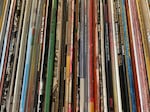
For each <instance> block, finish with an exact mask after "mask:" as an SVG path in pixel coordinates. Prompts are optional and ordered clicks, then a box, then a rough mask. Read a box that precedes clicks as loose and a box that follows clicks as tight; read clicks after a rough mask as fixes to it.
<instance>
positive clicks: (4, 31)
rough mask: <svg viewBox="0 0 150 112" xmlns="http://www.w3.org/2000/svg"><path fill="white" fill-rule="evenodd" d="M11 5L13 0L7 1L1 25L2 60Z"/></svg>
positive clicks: (0, 51) (0, 44) (0, 54)
mask: <svg viewBox="0 0 150 112" xmlns="http://www.w3.org/2000/svg"><path fill="white" fill-rule="evenodd" d="M10 7H11V0H7V1H6V8H5V11H4V15H3V16H4V19H3V20H4V21H3V22H2V24H1V25H2V26H1V31H0V62H1V61H2V51H3V45H4V43H3V42H4V37H5V33H6V28H7V24H8V18H9V13H10V12H9V9H10ZM1 75H2V74H0V80H1V77H2V76H1Z"/></svg>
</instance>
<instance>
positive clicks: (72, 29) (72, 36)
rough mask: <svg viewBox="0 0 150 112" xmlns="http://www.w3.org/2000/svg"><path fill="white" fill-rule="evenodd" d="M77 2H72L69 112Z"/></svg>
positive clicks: (70, 107)
mask: <svg viewBox="0 0 150 112" xmlns="http://www.w3.org/2000/svg"><path fill="white" fill-rule="evenodd" d="M74 4H75V0H72V12H71V47H70V52H71V54H70V56H71V58H70V63H71V64H70V76H69V77H70V79H69V109H68V111H69V112H72V103H73V102H72V81H73V66H72V65H73V52H74V51H73V43H74V41H73V39H74V14H75V13H74V11H75V5H74Z"/></svg>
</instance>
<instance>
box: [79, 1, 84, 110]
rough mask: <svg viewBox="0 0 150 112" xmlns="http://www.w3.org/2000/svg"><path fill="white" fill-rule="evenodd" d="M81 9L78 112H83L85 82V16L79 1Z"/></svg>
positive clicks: (82, 4)
mask: <svg viewBox="0 0 150 112" xmlns="http://www.w3.org/2000/svg"><path fill="white" fill-rule="evenodd" d="M80 2H81V3H80V4H81V8H80V50H79V51H80V53H79V54H80V56H79V61H80V62H79V74H80V112H82V111H84V103H85V99H84V98H85V97H84V95H85V93H84V92H85V91H84V86H85V85H84V80H85V74H84V71H85V67H84V66H85V65H84V58H85V53H84V50H85V48H84V47H85V45H84V42H85V37H84V36H85V31H84V30H85V29H84V27H85V19H84V17H85V16H84V15H85V0H81V1H80Z"/></svg>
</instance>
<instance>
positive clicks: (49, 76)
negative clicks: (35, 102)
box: [44, 0, 57, 112]
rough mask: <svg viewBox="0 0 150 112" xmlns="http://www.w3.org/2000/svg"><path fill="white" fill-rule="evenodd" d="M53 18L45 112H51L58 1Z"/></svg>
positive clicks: (53, 10) (54, 4)
mask: <svg viewBox="0 0 150 112" xmlns="http://www.w3.org/2000/svg"><path fill="white" fill-rule="evenodd" d="M51 14H52V16H51V24H50V25H51V27H50V39H49V53H48V67H47V76H46V77H47V80H46V93H45V105H44V112H48V111H49V110H50V107H49V106H50V99H51V88H52V77H53V69H54V65H53V63H54V50H55V36H56V34H55V33H56V18H57V0H53V1H52V13H51Z"/></svg>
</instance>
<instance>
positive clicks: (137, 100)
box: [125, 0, 140, 112]
mask: <svg viewBox="0 0 150 112" xmlns="http://www.w3.org/2000/svg"><path fill="white" fill-rule="evenodd" d="M125 7H126V13H127V23H128V29H129V30H128V32H129V42H130V52H131V61H132V69H133V79H134V88H135V96H136V108H137V111H138V112H140V99H139V92H138V82H137V77H136V68H135V66H133V65H135V57H134V49H133V40H132V32H131V24H130V23H131V21H130V14H129V6H128V1H127V0H126V1H125Z"/></svg>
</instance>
